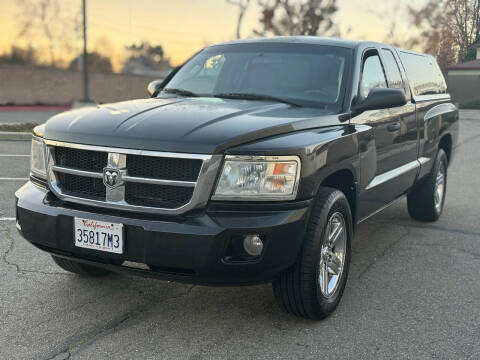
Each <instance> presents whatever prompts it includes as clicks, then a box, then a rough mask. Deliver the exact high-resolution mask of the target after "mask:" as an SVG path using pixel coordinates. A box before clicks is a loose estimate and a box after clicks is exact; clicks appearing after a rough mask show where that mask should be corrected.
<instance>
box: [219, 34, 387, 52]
mask: <svg viewBox="0 0 480 360" xmlns="http://www.w3.org/2000/svg"><path fill="white" fill-rule="evenodd" d="M245 43H246V44H248V43H300V44H315V45H330V46H341V47H345V48H350V49H353V48H355V47H357V46H358V45H360V44H377V45H378V44H379V43H375V42H371V41H360V40H345V39H339V38H328V37H319V36H276V37H268V38H267V37H262V38H252V39H243V40H232V41H227V42H222V43H218V44H214V45H211V46H217V45H230V44H245ZM382 45H384V46H385V44H382Z"/></svg>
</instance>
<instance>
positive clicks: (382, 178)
mask: <svg viewBox="0 0 480 360" xmlns="http://www.w3.org/2000/svg"><path fill="white" fill-rule="evenodd" d="M419 168H420V161H419V160H414V161H411V162H409V163H407V164H405V165H402V166H400V167H397V168H395V169H392V170H389V171H387V172H384V173H383V174H380V175H377V176H375V177H374V178H373V180H372V181H371V182H370V183H369V184H368V185H367V187H366V188H365V190H370V189H372V188H374V187H376V186H378V185H381V184H384V183H386V182H387V181H390V180H393V179H394V178H396V177H398V176H400V175H403V174H405V173H407V172H409V171H412V170H415V169H417V170H418V169H419Z"/></svg>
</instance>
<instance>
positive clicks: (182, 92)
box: [163, 88, 200, 97]
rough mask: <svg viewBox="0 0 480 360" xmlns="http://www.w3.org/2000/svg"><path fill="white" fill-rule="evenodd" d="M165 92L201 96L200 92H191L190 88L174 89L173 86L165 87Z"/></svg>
mask: <svg viewBox="0 0 480 360" xmlns="http://www.w3.org/2000/svg"><path fill="white" fill-rule="evenodd" d="M163 91H164V92H166V93H169V94H175V95H180V96H187V97H199V96H200V95H199V94H195V93H194V92H191V91H189V90H185V89H173V88H166V89H163Z"/></svg>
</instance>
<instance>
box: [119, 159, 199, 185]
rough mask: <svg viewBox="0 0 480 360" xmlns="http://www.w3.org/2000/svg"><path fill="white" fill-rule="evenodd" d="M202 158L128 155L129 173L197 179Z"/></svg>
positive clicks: (175, 178) (140, 175) (150, 176)
mask: <svg viewBox="0 0 480 360" xmlns="http://www.w3.org/2000/svg"><path fill="white" fill-rule="evenodd" d="M201 167H202V160H198V159H179V158H159V157H155V156H141V155H127V170H128V175H130V176H138V177H149V178H155V179H165V180H181V181H197V177H198V173H199V172H200V168H201Z"/></svg>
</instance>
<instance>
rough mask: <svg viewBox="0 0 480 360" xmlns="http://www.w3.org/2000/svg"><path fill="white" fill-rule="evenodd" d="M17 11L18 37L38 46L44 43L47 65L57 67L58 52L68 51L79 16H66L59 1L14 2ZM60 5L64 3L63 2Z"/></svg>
mask: <svg viewBox="0 0 480 360" xmlns="http://www.w3.org/2000/svg"><path fill="white" fill-rule="evenodd" d="M16 1H17V6H18V8H19V12H18V16H17V21H18V23H19V26H20V30H19V32H18V36H19V37H20V38H25V39H27V40H28V41H29V42H30V43H35V44H37V47H38V46H40V45H38V44H40V43H41V42H42V41H46V43H47V52H48V58H49V59H48V62H49V63H50V65H51V66H57V65H58V62H59V54H58V53H59V52H60V51H64V52H70V51H71V50H72V48H71V44H72V43H73V41H72V40H73V38H74V37H75V36H76V35H77V34H76V33H77V32H78V31H79V24H78V20H79V19H78V13H77V14H75V13H74V12H71V11H69V12H68V15H66V14H65V13H64V12H63V11H62V10H63V9H62V7H61V5H60V1H59V0H16ZM62 4H63V2H62ZM37 51H38V49H37ZM38 52H39V51H38Z"/></svg>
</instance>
